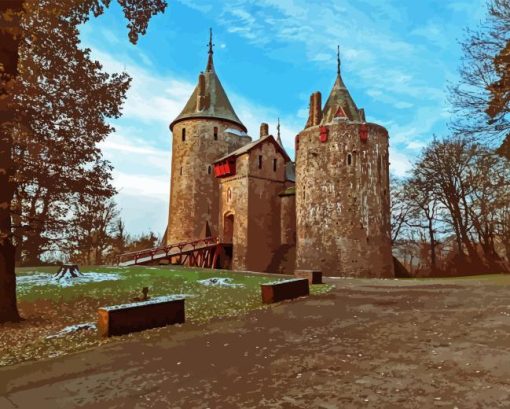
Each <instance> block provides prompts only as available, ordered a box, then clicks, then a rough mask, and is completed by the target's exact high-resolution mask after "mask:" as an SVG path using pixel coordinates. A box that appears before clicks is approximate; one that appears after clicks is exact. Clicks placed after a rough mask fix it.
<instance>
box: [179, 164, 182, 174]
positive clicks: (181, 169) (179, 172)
mask: <svg viewBox="0 0 510 409" xmlns="http://www.w3.org/2000/svg"><path fill="white" fill-rule="evenodd" d="M179 173H180V175H181V176H182V166H181V170H180V171H179Z"/></svg>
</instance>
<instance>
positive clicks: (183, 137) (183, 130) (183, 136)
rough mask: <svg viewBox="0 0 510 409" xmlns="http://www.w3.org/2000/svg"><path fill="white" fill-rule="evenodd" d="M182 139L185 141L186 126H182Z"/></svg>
mask: <svg viewBox="0 0 510 409" xmlns="http://www.w3.org/2000/svg"><path fill="white" fill-rule="evenodd" d="M182 141H183V142H186V128H182Z"/></svg>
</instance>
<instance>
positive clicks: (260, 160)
mask: <svg viewBox="0 0 510 409" xmlns="http://www.w3.org/2000/svg"><path fill="white" fill-rule="evenodd" d="M259 169H262V155H259Z"/></svg>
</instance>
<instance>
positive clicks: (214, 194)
mask: <svg viewBox="0 0 510 409" xmlns="http://www.w3.org/2000/svg"><path fill="white" fill-rule="evenodd" d="M215 127H217V128H218V137H217V140H215V139H214V128H215ZM183 129H185V133H186V136H185V141H183V140H182V132H183ZM226 129H236V130H239V131H241V128H240V126H238V125H235V124H233V123H231V122H227V121H222V120H218V119H212V118H207V119H199V118H194V119H188V120H183V121H180V122H178V123H176V124H175V125H174V127H173V137H172V175H171V187H170V211H169V222H168V233H167V243H168V244H171V243H177V242H181V241H191V240H197V239H200V238H203V237H205V236H206V225H208V226H209V229H210V234H211V235H212V236H216V235H218V225H219V221H218V214H219V204H218V203H219V186H218V180H217V179H216V178H215V177H214V170H213V165H212V164H213V162H214V161H215V160H216V159H218V158H220V157H221V156H223V155H226V154H227V153H229V152H232V151H234V150H236V149H238V148H240V147H241V146H243V145H245V144H246V143H248V142H250V139H249V138H246V137H239V136H236V135H232V134H229V133H225V130H226Z"/></svg>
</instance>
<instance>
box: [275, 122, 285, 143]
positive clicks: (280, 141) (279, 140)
mask: <svg viewBox="0 0 510 409" xmlns="http://www.w3.org/2000/svg"><path fill="white" fill-rule="evenodd" d="M276 129H277V131H278V133H277V135H278V136H277V138H276V142H278V143H279V144H280V146H281V147H283V143H282V138H281V133H280V117H278V125H277V126H276Z"/></svg>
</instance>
